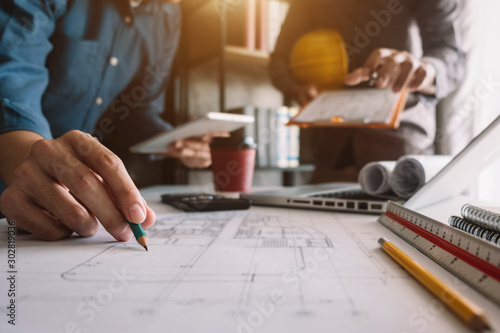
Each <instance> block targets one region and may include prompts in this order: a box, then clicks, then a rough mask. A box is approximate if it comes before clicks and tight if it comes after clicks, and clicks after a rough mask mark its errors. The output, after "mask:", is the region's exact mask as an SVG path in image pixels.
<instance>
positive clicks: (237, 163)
mask: <svg viewBox="0 0 500 333" xmlns="http://www.w3.org/2000/svg"><path fill="white" fill-rule="evenodd" d="M210 148H211V153H212V176H213V181H214V187H215V190H216V191H217V192H250V191H251V189H252V182H253V173H254V168H255V155H256V149H255V144H254V143H253V140H252V142H250V141H249V140H236V139H234V138H215V139H214V140H213V141H212V143H211V144H210Z"/></svg>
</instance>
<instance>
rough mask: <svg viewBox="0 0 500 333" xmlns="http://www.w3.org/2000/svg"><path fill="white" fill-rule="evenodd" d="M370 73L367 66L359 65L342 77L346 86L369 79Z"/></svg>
mask: <svg viewBox="0 0 500 333" xmlns="http://www.w3.org/2000/svg"><path fill="white" fill-rule="evenodd" d="M371 74H372V70H371V69H369V68H367V67H361V68H358V69H356V70H354V71H353V72H351V73H350V74H348V75H346V77H345V78H344V83H345V84H346V85H348V86H356V85H358V84H360V83H362V82H366V81H368V80H370V77H371Z"/></svg>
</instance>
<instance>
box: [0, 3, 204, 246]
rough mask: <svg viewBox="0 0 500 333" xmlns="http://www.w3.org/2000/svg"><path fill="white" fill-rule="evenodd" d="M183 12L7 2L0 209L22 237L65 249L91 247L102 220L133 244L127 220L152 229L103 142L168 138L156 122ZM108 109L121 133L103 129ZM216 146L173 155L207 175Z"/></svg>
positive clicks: (1, 12) (1, 25) (0, 44)
mask: <svg viewBox="0 0 500 333" xmlns="http://www.w3.org/2000/svg"><path fill="white" fill-rule="evenodd" d="M177 2H179V0H130V1H129V0H73V1H70V0H2V1H1V2H0V180H1V182H3V183H4V184H5V185H6V189H5V191H3V193H2V195H1V197H0V210H1V212H2V213H3V214H4V215H5V216H6V217H7V219H8V220H9V221H10V220H14V221H16V224H17V226H18V228H19V229H21V230H24V231H27V232H30V233H33V234H34V235H36V236H38V237H40V238H42V239H45V240H57V239H61V238H65V237H68V236H69V235H71V234H72V233H73V232H76V233H78V234H79V235H81V236H91V235H93V234H94V233H95V232H96V231H97V228H98V222H97V221H100V222H101V224H102V225H103V226H104V227H105V228H106V230H107V231H108V232H109V233H110V234H111V235H112V236H113V237H115V238H116V239H117V240H119V241H126V240H128V239H130V238H131V237H132V232H131V230H130V228H129V227H128V224H127V221H130V222H134V223H142V225H143V226H144V227H149V226H151V225H152V224H153V223H154V221H155V214H154V212H153V211H152V210H151V209H150V208H149V207H148V205H147V204H146V202H145V201H144V199H143V198H142V196H141V195H140V193H139V191H138V189H137V188H136V186H135V185H134V183H133V182H132V180H131V178H130V177H129V175H128V173H127V171H126V169H125V167H124V165H123V163H122V162H121V160H120V159H119V158H118V157H117V156H116V155H115V154H113V153H112V152H111V151H109V150H108V149H107V148H106V147H104V146H103V145H101V144H100V143H99V142H98V141H97V140H95V138H97V139H99V138H100V136H102V134H103V133H109V132H110V131H113V130H114V128H115V127H116V126H117V125H119V126H120V127H121V128H125V129H128V130H127V131H126V132H127V133H128V135H127V137H126V138H124V139H125V140H126V141H127V142H128V143H129V144H133V143H136V142H139V141H141V140H143V139H146V138H148V137H151V136H153V135H155V134H158V133H159V132H162V131H166V130H169V129H170V128H171V127H170V126H169V125H168V124H167V123H165V122H164V121H162V120H161V118H160V114H161V113H162V112H163V111H164V108H165V95H164V94H165V90H166V84H167V81H168V76H169V72H170V68H171V66H172V61H173V58H174V55H175V52H176V49H177V44H178V40H179V33H180V31H179V30H180V19H181V18H180V8H179V6H178V4H176V3H177ZM107 109H109V110H110V111H111V112H112V113H113V114H115V115H116V116H117V117H116V118H117V119H118V121H119V122H120V124H113V123H112V122H111V121H110V120H109V119H106V118H103V119H101V120H99V121H98V119H99V117H100V115H101V114H102V113H103V112H104V111H105V110H107ZM89 133H93V134H94V137H93V136H92V135H91V134H89ZM209 139H210V138H209V137H208V138H204V140H199V141H194V140H186V141H181V142H178V143H177V144H176V145H175V146H171V147H169V150H168V152H169V154H170V156H174V157H177V158H179V159H180V160H181V161H182V162H184V164H186V165H187V166H189V167H206V166H208V165H210V163H211V160H210V153H209V148H208V141H209Z"/></svg>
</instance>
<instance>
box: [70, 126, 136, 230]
mask: <svg viewBox="0 0 500 333" xmlns="http://www.w3.org/2000/svg"><path fill="white" fill-rule="evenodd" d="M65 137H66V136H65ZM65 139H66V140H67V141H68V143H69V144H70V146H71V147H72V148H73V150H74V151H75V152H76V154H77V156H78V157H79V158H80V159H81V160H82V162H83V163H84V164H85V165H86V166H88V167H90V168H91V169H92V170H93V171H95V172H96V173H98V174H99V175H100V176H101V177H102V178H103V179H104V181H105V182H106V184H107V185H108V186H109V189H110V190H111V193H112V194H113V197H114V199H115V200H116V203H117V204H118V207H120V210H121V212H122V213H123V215H124V216H125V218H126V219H127V221H130V222H134V223H142V222H143V221H144V219H145V218H146V207H145V206H144V204H143V202H142V197H141V195H140V193H139V190H138V189H137V187H136V186H135V184H134V183H133V181H132V179H131V178H130V176H129V174H128V172H127V170H126V169H125V166H124V165H123V162H122V161H121V160H120V159H119V158H118V156H116V155H115V154H113V153H112V152H111V151H110V150H109V149H107V148H106V147H104V146H103V145H101V144H100V143H99V142H97V141H95V140H94V139H93V138H92V137H91V136H90V135H87V134H84V133H81V132H76V133H73V134H72V135H68V136H67V137H66V138H65ZM82 171H83V170H82ZM94 178H95V177H94ZM92 183H94V182H93V181H92ZM99 193H101V191H99ZM106 202H109V201H108V200H106ZM89 208H90V207H89ZM94 213H95V212H94ZM96 216H97V214H96ZM101 222H103V221H101Z"/></svg>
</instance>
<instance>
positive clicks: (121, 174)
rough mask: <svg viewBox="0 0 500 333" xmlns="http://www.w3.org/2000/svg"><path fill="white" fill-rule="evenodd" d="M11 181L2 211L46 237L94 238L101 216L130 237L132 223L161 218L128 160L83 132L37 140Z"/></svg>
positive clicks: (118, 234) (121, 236)
mask: <svg viewBox="0 0 500 333" xmlns="http://www.w3.org/2000/svg"><path fill="white" fill-rule="evenodd" d="M7 185H8V187H7V189H6V190H5V191H4V192H3V194H2V196H0V210H1V211H2V212H3V213H4V215H5V216H6V217H7V219H8V220H14V221H16V224H17V226H18V227H19V228H20V229H21V230H24V231H27V232H30V233H32V234H34V235H36V236H38V237H39V238H41V239H44V240H58V239H62V238H65V237H68V236H70V235H71V234H72V233H73V232H76V233H77V234H79V235H80V236H83V237H89V236H92V235H94V234H95V233H96V232H97V230H98V222H97V220H99V221H100V222H101V224H102V225H103V226H104V228H105V229H106V230H107V231H108V232H109V233H110V234H111V235H112V236H113V237H114V238H115V239H117V240H119V241H127V240H129V239H130V238H131V237H132V235H133V234H132V231H131V229H130V227H129V225H128V223H127V221H130V222H134V223H142V226H143V227H145V228H147V227H150V226H152V225H153V224H154V222H155V214H154V212H153V211H152V210H151V209H150V208H149V207H148V206H147V204H146V202H145V200H144V199H143V198H142V196H141V195H140V193H139V191H138V190H137V188H136V187H135V185H134V183H133V182H132V180H131V179H130V177H129V175H128V173H127V170H126V169H125V166H124V165H123V163H122V161H121V160H120V159H119V158H118V157H117V156H116V155H115V154H113V153H112V152H111V151H110V150H108V149H107V148H106V147H104V146H103V145H101V144H100V143H99V142H98V141H96V140H94V138H93V137H92V136H90V135H89V134H85V133H83V132H80V131H71V132H68V133H66V134H65V135H63V136H62V137H60V138H58V139H55V140H47V139H41V140H38V141H36V142H35V143H33V144H32V145H31V153H30V155H29V157H28V158H27V159H25V160H24V161H23V162H21V163H20V164H19V166H18V167H17V168H16V169H15V170H14V172H13V174H12V177H10V179H9V181H8V184H7Z"/></svg>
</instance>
